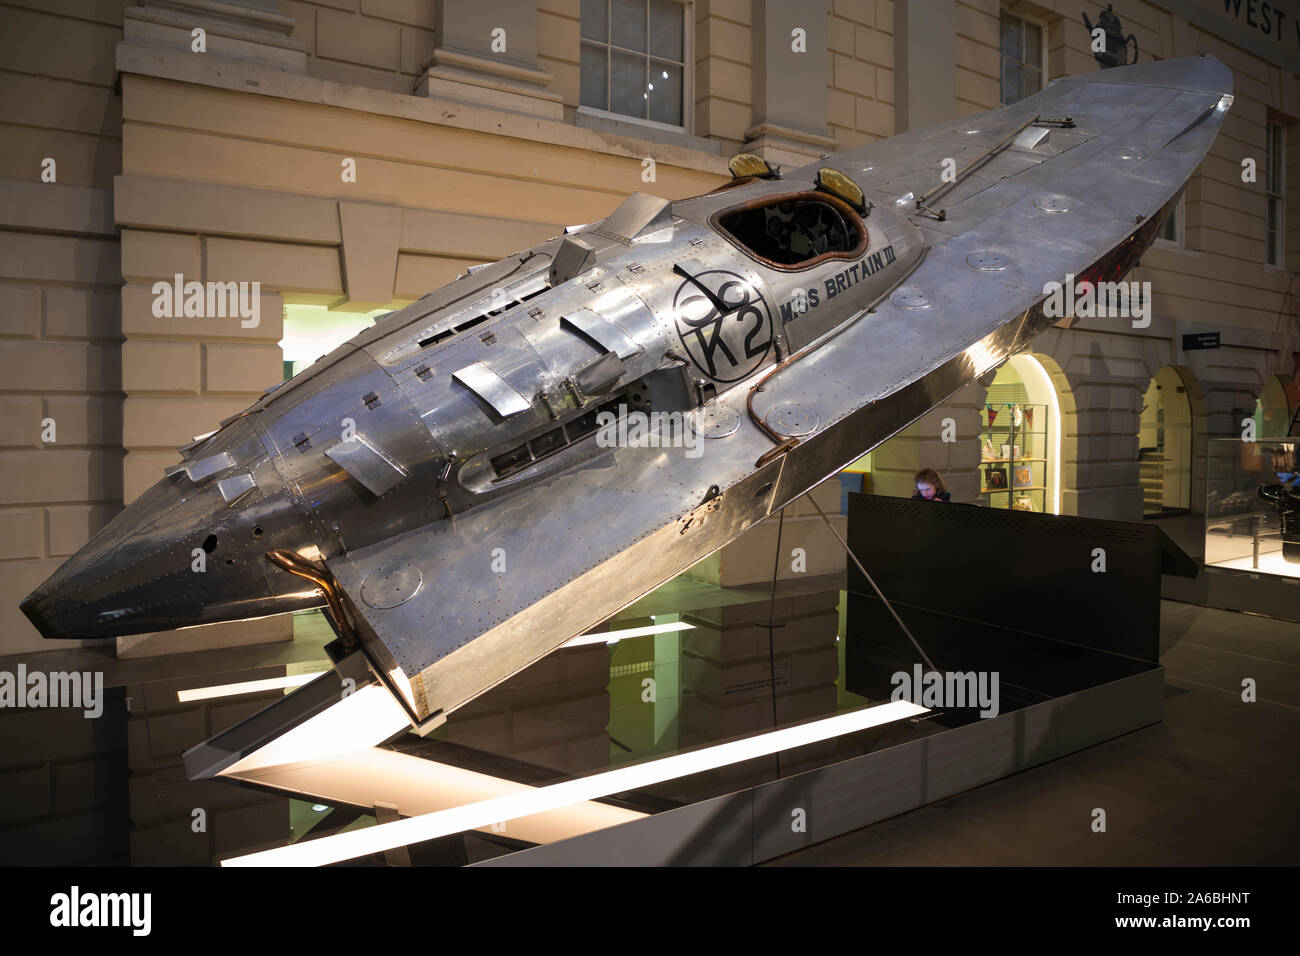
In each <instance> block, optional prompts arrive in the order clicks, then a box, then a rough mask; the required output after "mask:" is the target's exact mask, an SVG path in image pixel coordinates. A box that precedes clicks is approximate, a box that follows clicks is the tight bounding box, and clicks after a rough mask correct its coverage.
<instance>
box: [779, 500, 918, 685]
mask: <svg viewBox="0 0 1300 956" xmlns="http://www.w3.org/2000/svg"><path fill="white" fill-rule="evenodd" d="M804 497H806V498H807V499H808V500H809V501H811V502H812V506H813V507H814V508H816V509H817V513H818V514H819V515H821V516H822V520H823V521H825V522H826V527H828V528H830V529H831V534H833V535H835V540H837V541H838V542H839V543H840V544H841V545H842V546H843V547H844V550H845V551H847V552H848V555H849V557H850V558H852V559H853V563H854V564H856V565H857V566H858V570H859V571H861V572H862V576H863V577H864V578H866V579H867V583H868V584H870V585H871V588H872V590H873V591H875V592H876V597H878V598H880V603H882V604H883V605H885V607H886V608H887V609H888V611H889V613H890V614H892V615H893V616H894V620H895V621H897V622H898V626H899V627H901V628H902V629H903V633H904V634H906V635H907V639H908V640H909V641H911V642H912V646H913V647H915V648H916V652H917V653H918V654H920V655H921V660H923V661H925V666H926V669H927V670H932V671H934V670H938V668H937V667H935V666H934V663H933V662H932V661H931V660H930V658H929V656H928V655H927V654H926V653H925V651H923V650H922V649H921V645H920V644H918V643H917V641H916V638H915V637H913V636H912V632H911V631H909V630H908V629H907V625H906V624H904V623H903V619H902V618H901V617H899V616H898V612H897V611H895V610H894V606H893V605H892V604H890V603H889V599H888V598H886V597H885V594H884V592H883V591H881V590H880V588H879V587H878V586H877V585H876V582H875V581H874V580H873V579H872V577H871V575H870V574H868V573H867V569H866V568H864V567H863V566H862V562H861V561H859V560H858V556H857V555H856V554H854V553H853V549H852V548H850V547H849V545H848V542H847V541H845V540H844V539H843V538H841V537H840V533H839V532H838V531H836V530H835V525H833V524H831V519H830V518H828V517H826V512H824V511H822V509H821V505H819V504H817V501H816V500H815V499H814V498H813V496H812V493H811V492H807V491H805V492H804Z"/></svg>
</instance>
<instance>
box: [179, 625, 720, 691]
mask: <svg viewBox="0 0 1300 956" xmlns="http://www.w3.org/2000/svg"><path fill="white" fill-rule="evenodd" d="M694 628H695V625H694V624H687V623H686V622H685V621H677V622H675V623H673V624H651V625H649V626H647V627H625V628H623V629H622V630H619V631H605V632H603V633H600V634H579V635H578V636H577V637H575V638H574V639H573V640H571V641H569V642H568V643H567V644H563V645H561V646H562V647H582V646H583V645H585V644H616V643H618V642H619V641H622V640H626V639H628V638H630V637H645V636H646V635H647V634H666V633H668V632H670V631H690V630H694ZM324 673H325V671H312V672H311V673H310V674H291V675H290V676H288V677H268V678H266V679H265V680H246V681H242V682H240V683H237V684H213V685H212V686H210V687H192V688H190V689H189V690H179V691H177V692H176V699H177V700H179V701H181V702H182V703H185V702H188V701H194V700H212V699H213V698H216V697H237V696H238V695H240V694H256V693H257V692H258V691H263V690H275V689H277V688H285V687H301V686H302V685H303V684H309V683H311V682H312V681H313V680H315V679H316V678H317V677H319V676H320V675H321V674H324ZM399 673H400V672H394V674H393V677H394V680H396V678H397V676H398V674H399ZM409 686H410V685H409V683H408V685H407V688H409ZM407 697H408V699H409V698H410V695H409V692H408V695H407Z"/></svg>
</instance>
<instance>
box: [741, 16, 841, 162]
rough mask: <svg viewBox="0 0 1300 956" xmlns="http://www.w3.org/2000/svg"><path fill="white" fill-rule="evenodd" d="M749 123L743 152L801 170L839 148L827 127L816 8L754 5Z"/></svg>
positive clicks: (822, 32)
mask: <svg viewBox="0 0 1300 956" xmlns="http://www.w3.org/2000/svg"><path fill="white" fill-rule="evenodd" d="M753 42H754V68H753V71H752V76H753V84H754V113H753V123H752V125H751V126H750V127H749V128H748V129H747V130H745V139H746V140H747V142H746V143H745V147H744V148H745V150H746V151H748V152H752V153H757V154H758V155H760V156H762V157H763V158H764V159H766V160H768V162H771V163H773V164H774V165H784V166H787V167H797V166H803V165H806V164H808V163H810V162H813V161H815V160H817V159H819V158H820V157H822V156H824V155H826V154H827V153H833V152H835V150H836V149H837V148H838V143H837V142H836V140H835V139H834V138H833V137H831V136H830V135H829V131H828V129H827V126H826V82H827V51H826V15H825V13H824V12H823V11H822V10H820V9H819V8H816V7H810V6H803V5H800V4H792V3H784V2H781V0H754V25H753Z"/></svg>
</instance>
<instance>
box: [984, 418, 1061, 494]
mask: <svg viewBox="0 0 1300 956" xmlns="http://www.w3.org/2000/svg"><path fill="white" fill-rule="evenodd" d="M1049 437H1050V436H1049V435H1048V409H1047V406H1046V405H1035V404H1031V403H1029V402H992V403H989V404H987V405H985V406H984V411H983V414H982V428H981V433H980V503H981V504H984V505H987V506H988V507H991V508H1009V509H1012V510H1015V511H1037V512H1040V513H1042V512H1044V511H1046V510H1047V489H1048V485H1049V482H1050V475H1049V474H1048V468H1049V467H1050V462H1049V461H1048V458H1047V449H1048V447H1049V446H1048V439H1049Z"/></svg>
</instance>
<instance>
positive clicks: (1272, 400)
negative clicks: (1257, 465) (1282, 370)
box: [1255, 375, 1296, 438]
mask: <svg viewBox="0 0 1300 956" xmlns="http://www.w3.org/2000/svg"><path fill="white" fill-rule="evenodd" d="M1295 413H1296V409H1295V405H1294V403H1293V402H1292V399H1291V396H1290V395H1288V394H1287V383H1286V381H1285V380H1283V378H1282V377H1281V376H1280V375H1270V376H1269V377H1268V378H1266V379H1264V387H1263V388H1262V389H1260V393H1259V398H1257V399H1255V437H1256V438H1286V437H1287V432H1288V431H1289V430H1290V428H1291V420H1292V417H1293V416H1294V415H1295Z"/></svg>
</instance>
